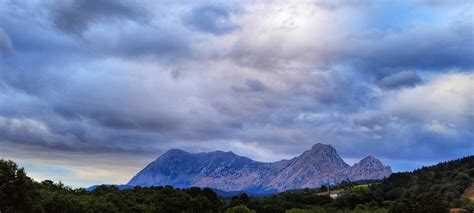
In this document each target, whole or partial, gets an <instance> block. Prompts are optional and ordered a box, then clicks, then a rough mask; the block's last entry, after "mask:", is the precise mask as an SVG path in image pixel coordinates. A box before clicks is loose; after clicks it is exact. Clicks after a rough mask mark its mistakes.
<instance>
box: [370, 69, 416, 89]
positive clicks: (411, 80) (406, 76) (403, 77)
mask: <svg viewBox="0 0 474 213" xmlns="http://www.w3.org/2000/svg"><path fill="white" fill-rule="evenodd" d="M421 82H422V79H421V77H420V76H419V75H418V74H416V72H413V71H402V72H399V73H395V74H393V75H388V76H385V77H384V78H382V80H380V81H379V85H380V86H382V87H384V88H388V89H394V88H400V87H406V86H409V87H413V86H415V85H417V84H419V83H421Z"/></svg>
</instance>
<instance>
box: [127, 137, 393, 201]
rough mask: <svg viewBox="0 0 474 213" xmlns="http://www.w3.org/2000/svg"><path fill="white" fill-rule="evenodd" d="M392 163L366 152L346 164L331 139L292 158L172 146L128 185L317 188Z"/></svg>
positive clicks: (378, 174) (374, 174)
mask: <svg viewBox="0 0 474 213" xmlns="http://www.w3.org/2000/svg"><path fill="white" fill-rule="evenodd" d="M391 173H392V172H391V170H390V167H388V166H384V165H383V164H382V162H380V160H378V159H376V158H374V157H372V156H368V157H366V158H364V159H362V160H361V161H360V162H359V163H356V164H355V165H353V166H349V165H348V164H346V163H345V162H344V161H343V160H342V158H341V157H340V156H339V155H338V154H337V152H336V150H335V149H334V148H333V147H332V146H331V145H325V144H321V143H318V144H315V145H314V146H313V147H312V148H311V149H310V150H307V151H305V152H303V154H301V155H300V156H298V157H295V158H293V159H291V160H281V161H277V162H273V163H262V162H257V161H254V160H252V159H250V158H247V157H242V156H239V155H236V154H234V153H232V152H223V151H214V152H208V153H197V154H192V153H189V152H185V151H183V150H179V149H172V150H169V151H167V152H166V153H164V154H163V155H161V156H160V157H159V158H158V159H156V160H155V161H153V162H151V163H150V164H149V165H148V166H146V167H145V168H144V169H143V170H142V171H140V172H139V173H138V174H136V175H135V176H134V177H133V178H132V179H131V180H130V181H129V182H128V184H127V185H132V186H135V185H139V186H157V185H171V186H174V187H179V188H188V187H191V186H197V187H210V188H213V189H218V190H223V191H247V192H254V193H265V192H275V191H286V190H290V189H298V188H316V187H319V186H321V185H324V184H327V183H328V182H330V183H331V184H336V183H339V182H341V181H344V180H351V181H358V180H375V179H382V178H384V177H387V176H389V175H390V174H391Z"/></svg>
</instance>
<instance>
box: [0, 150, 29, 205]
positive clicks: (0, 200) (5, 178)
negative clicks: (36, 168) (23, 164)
mask: <svg viewBox="0 0 474 213" xmlns="http://www.w3.org/2000/svg"><path fill="white" fill-rule="evenodd" d="M34 198H35V190H34V183H33V180H31V178H29V177H28V176H26V173H25V171H24V169H23V168H18V166H17V165H16V164H15V163H14V162H13V161H6V160H3V159H2V160H0V212H30V211H31V210H32V209H33V206H34Z"/></svg>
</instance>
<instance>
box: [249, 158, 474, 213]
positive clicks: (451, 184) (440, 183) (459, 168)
mask: <svg viewBox="0 0 474 213" xmlns="http://www.w3.org/2000/svg"><path fill="white" fill-rule="evenodd" d="M473 179H474V156H469V157H464V158H461V159H458V160H453V161H449V162H443V163H439V164H437V165H435V166H430V167H423V168H421V169H418V170H415V171H413V172H401V173H393V174H392V175H390V177H389V178H386V179H384V180H383V181H381V182H379V183H373V184H370V185H359V186H354V183H344V184H341V185H339V186H336V187H331V188H333V190H334V191H339V192H340V191H343V193H342V195H341V196H339V197H338V198H336V199H334V200H332V201H328V200H327V199H325V198H324V197H321V196H319V197H317V199H315V197H316V194H319V195H321V192H322V191H324V190H309V189H307V190H299V191H291V192H284V193H280V194H278V195H275V196H271V197H264V198H255V199H253V200H252V201H251V202H250V204H249V207H250V208H253V209H257V212H284V210H287V209H293V208H298V209H314V208H318V211H316V210H315V211H314V212H325V211H328V212H333V211H336V210H337V209H354V208H358V209H359V210H362V212H372V211H374V212H379V210H380V211H382V212H383V211H384V210H385V211H389V212H397V213H403V212H430V213H436V212H448V210H449V209H450V208H459V207H461V208H465V209H468V210H470V211H474V203H472V202H471V201H469V200H468V199H467V198H462V194H463V192H464V191H465V190H466V189H467V188H468V187H469V185H470V184H471V182H472V181H473ZM318 192H319V193H318ZM321 206H322V207H324V208H320V207H321Z"/></svg>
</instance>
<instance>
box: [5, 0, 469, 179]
mask: <svg viewBox="0 0 474 213" xmlns="http://www.w3.org/2000/svg"><path fill="white" fill-rule="evenodd" d="M0 6H1V7H0V145H1V146H2V147H8V149H1V150H0V153H1V154H2V155H3V156H4V157H8V158H12V159H14V160H18V161H19V162H22V163H23V164H24V165H25V166H26V167H27V168H31V170H32V171H34V174H35V177H37V178H38V179H41V178H47V177H51V176H54V178H56V179H62V180H63V181H64V182H65V183H71V184H73V185H75V186H87V185H88V184H90V183H92V182H96V183H99V182H102V183H107V182H109V183H120V182H122V183H123V182H126V180H127V179H128V178H129V177H131V176H132V175H133V173H134V172H135V171H138V170H139V169H141V167H143V166H144V164H145V163H146V162H148V161H151V160H152V159H154V158H156V157H157V156H158V155H160V154H161V153H162V152H164V151H165V150H167V149H170V148H182V149H186V150H188V151H193V152H198V151H210V150H215V149H221V150H232V151H234V152H235V153H238V154H241V155H246V156H249V157H252V158H254V159H256V160H263V161H274V160H279V159H281V158H289V157H293V156H295V155H297V154H299V153H301V152H302V151H303V150H306V149H308V148H309V147H311V145H312V144H314V143H316V142H322V143H329V144H332V145H333V146H335V147H336V149H337V150H338V151H339V153H340V154H341V155H342V156H343V157H345V158H347V159H357V158H362V157H364V156H365V155H368V154H371V155H374V156H377V157H379V158H381V159H383V160H384V162H386V163H387V164H389V165H390V164H392V167H394V169H395V170H410V169H413V168H416V167H418V166H420V165H425V164H430V163H433V162H438V161H442V160H448V159H452V158H457V157H461V156H464V155H469V154H472V153H474V143H473V142H472V138H474V127H473V120H474V112H473V109H474V92H473V91H474V88H473V85H474V72H473V66H474V62H473V60H472V58H473V56H474V53H473V48H472V47H473V40H472V39H473V35H472V24H473V23H472V12H471V11H470V7H471V6H470V2H468V1H465V2H463V1H457V2H456V3H453V4H450V5H444V4H442V3H441V2H433V1H426V2H425V1H417V2H415V1H414V2H376V1H364V4H350V3H344V2H337V1H336V2H334V1H316V2H309V1H308V2H299V3H295V4H288V3H284V2H267V1H256V2H254V3H253V4H250V3H241V2H219V1H218V2H207V3H203V2H195V3H183V2H181V3H176V2H169V3H166V4H165V3H163V4H152V3H151V2H148V1H108V0H101V1H83V0H69V1H58V2H48V3H44V2H18V1H6V2H2V3H0ZM394 17H396V18H394ZM69 156H73V157H74V159H75V160H74V161H72V160H70V159H68V158H69ZM81 159H83V160H81ZM89 159H93V162H95V164H94V163H92V162H90V160H89ZM124 161H127V162H128V163H124ZM91 164H92V165H91ZM123 164H125V165H126V168H127V169H124V170H121V169H119V168H120V165H123ZM108 166H109V167H110V170H108V169H107V168H108ZM45 167H52V168H56V169H53V170H45V169H44V168H45ZM133 168H135V171H134V170H133ZM98 171H101V172H98ZM95 174H96V175H95ZM109 176H120V177H123V178H119V179H116V178H112V177H109ZM54 178H52V179H54ZM87 178H90V179H87Z"/></svg>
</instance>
